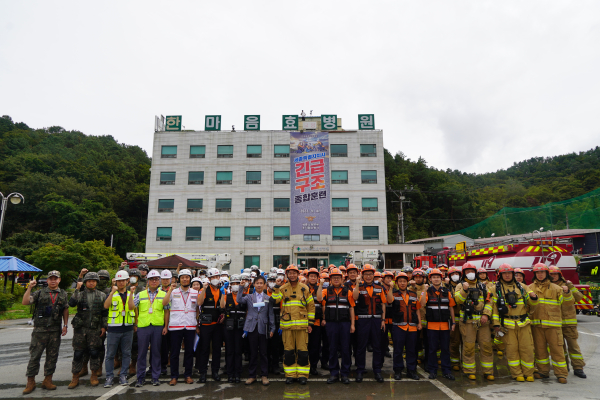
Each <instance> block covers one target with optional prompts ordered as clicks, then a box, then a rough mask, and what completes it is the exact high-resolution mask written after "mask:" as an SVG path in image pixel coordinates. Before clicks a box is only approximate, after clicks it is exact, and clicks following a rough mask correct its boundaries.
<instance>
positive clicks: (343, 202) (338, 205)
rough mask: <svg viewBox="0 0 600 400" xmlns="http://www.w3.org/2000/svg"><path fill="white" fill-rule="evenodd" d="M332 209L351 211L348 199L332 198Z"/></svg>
mask: <svg viewBox="0 0 600 400" xmlns="http://www.w3.org/2000/svg"><path fill="white" fill-rule="evenodd" d="M331 211H350V207H349V205H348V199H331Z"/></svg>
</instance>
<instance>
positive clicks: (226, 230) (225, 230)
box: [215, 226, 231, 242]
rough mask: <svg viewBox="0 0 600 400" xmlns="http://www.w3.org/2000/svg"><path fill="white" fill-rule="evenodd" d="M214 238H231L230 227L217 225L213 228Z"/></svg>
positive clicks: (224, 239) (221, 239)
mask: <svg viewBox="0 0 600 400" xmlns="http://www.w3.org/2000/svg"><path fill="white" fill-rule="evenodd" d="M215 240H218V241H223V242H228V241H229V240H231V228H230V227H228V226H217V227H216V228H215Z"/></svg>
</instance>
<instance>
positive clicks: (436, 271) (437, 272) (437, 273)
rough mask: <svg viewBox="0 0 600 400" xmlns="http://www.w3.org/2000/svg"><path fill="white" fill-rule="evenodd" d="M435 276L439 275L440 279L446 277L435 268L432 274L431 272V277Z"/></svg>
mask: <svg viewBox="0 0 600 400" xmlns="http://www.w3.org/2000/svg"><path fill="white" fill-rule="evenodd" d="M433 275H439V276H440V278H441V277H443V276H444V275H443V274H442V271H440V270H439V269H437V268H434V269H432V270H431V272H429V276H430V277H432V276H433Z"/></svg>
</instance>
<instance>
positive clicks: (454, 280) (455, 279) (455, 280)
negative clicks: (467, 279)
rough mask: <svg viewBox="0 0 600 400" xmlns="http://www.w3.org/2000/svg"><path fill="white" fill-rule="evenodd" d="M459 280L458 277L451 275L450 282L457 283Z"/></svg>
mask: <svg viewBox="0 0 600 400" xmlns="http://www.w3.org/2000/svg"><path fill="white" fill-rule="evenodd" d="M459 279H460V276H458V275H452V282H458V280H459Z"/></svg>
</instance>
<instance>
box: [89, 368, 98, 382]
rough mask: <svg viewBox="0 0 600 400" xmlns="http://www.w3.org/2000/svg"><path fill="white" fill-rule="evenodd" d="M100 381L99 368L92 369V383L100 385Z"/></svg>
mask: <svg viewBox="0 0 600 400" xmlns="http://www.w3.org/2000/svg"><path fill="white" fill-rule="evenodd" d="M99 384H100V381H99V380H98V370H96V371H92V376H90V385H92V386H98V385H99Z"/></svg>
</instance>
